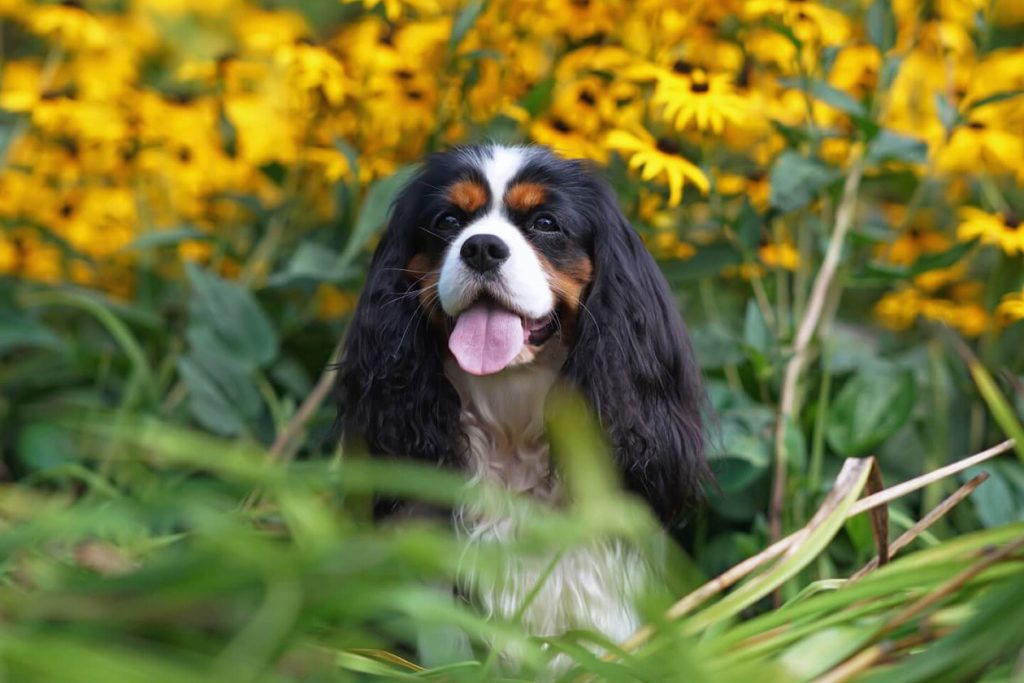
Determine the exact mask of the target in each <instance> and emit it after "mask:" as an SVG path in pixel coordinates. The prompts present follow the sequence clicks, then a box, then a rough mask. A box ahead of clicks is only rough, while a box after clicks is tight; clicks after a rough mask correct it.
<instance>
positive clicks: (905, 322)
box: [874, 288, 923, 332]
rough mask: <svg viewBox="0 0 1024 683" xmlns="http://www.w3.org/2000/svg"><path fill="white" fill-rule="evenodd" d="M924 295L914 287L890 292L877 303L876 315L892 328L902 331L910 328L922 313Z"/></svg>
mask: <svg viewBox="0 0 1024 683" xmlns="http://www.w3.org/2000/svg"><path fill="white" fill-rule="evenodd" d="M922 303H923V297H922V296H921V293H920V292H919V291H918V290H916V289H913V288H907V289H901V290H897V291H895V292H888V293H886V294H884V295H883V296H882V298H881V299H879V300H878V303H876V304H875V308H874V313H875V317H877V318H878V321H879V322H880V323H881V324H882V326H883V327H886V328H888V329H890V330H893V331H896V332H902V331H904V330H908V329H910V327H911V326H912V325H913V324H914V321H915V320H917V317H918V316H919V315H920V314H921V305H922Z"/></svg>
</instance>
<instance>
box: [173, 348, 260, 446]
mask: <svg viewBox="0 0 1024 683" xmlns="http://www.w3.org/2000/svg"><path fill="white" fill-rule="evenodd" d="M178 372H179V373H180V374H181V377H182V379H183V380H184V382H185V387H186V388H187V389H188V407H189V412H190V413H191V414H192V417H193V418H194V419H195V420H196V422H198V423H199V424H201V425H202V426H203V427H205V428H206V429H208V430H210V431H211V432H213V433H215V434H220V435H222V436H238V435H240V434H244V433H246V432H247V431H248V429H249V424H250V421H251V420H252V419H253V418H255V417H256V415H257V414H258V413H259V411H260V408H261V405H262V402H261V399H260V394H259V390H258V389H257V388H256V385H255V384H254V383H253V382H252V380H251V379H250V378H249V377H248V374H247V372H246V369H245V368H244V367H242V366H240V365H239V364H238V363H237V362H235V361H234V360H233V359H232V358H231V357H230V356H213V355H212V354H210V353H208V352H205V351H196V350H193V352H192V354H190V355H189V356H186V357H184V358H182V359H181V360H180V361H179V362H178Z"/></svg>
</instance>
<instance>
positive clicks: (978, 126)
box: [967, 121, 985, 130]
mask: <svg viewBox="0 0 1024 683" xmlns="http://www.w3.org/2000/svg"><path fill="white" fill-rule="evenodd" d="M967 127H968V128H970V129H971V130H985V124H984V123H982V122H981V121H971V122H970V123H968V124H967Z"/></svg>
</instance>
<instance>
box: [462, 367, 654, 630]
mask: <svg viewBox="0 0 1024 683" xmlns="http://www.w3.org/2000/svg"><path fill="white" fill-rule="evenodd" d="M558 365H560V363H558ZM446 372H447V374H448V377H449V379H450V380H451V381H452V384H453V385H454V386H455V388H456V390H457V391H458V393H459V396H460V398H461V400H462V415H461V427H462V431H463V434H464V436H465V439H466V451H467V452H466V453H465V462H466V466H467V468H468V470H469V472H470V474H471V476H472V477H473V479H474V480H477V481H487V482H489V483H492V484H496V485H498V486H501V487H503V488H505V489H507V490H509V491H510V492H513V493H517V494H526V495H530V496H533V497H535V498H537V499H539V500H542V501H545V502H549V503H557V502H558V500H559V498H560V496H561V490H560V487H559V484H558V480H557V476H556V475H555V473H554V471H553V469H552V464H551V460H550V456H549V449H548V442H547V438H546V436H545V430H544V415H543V413H544V400H545V398H546V396H547V394H548V391H549V390H550V389H551V387H552V385H553V384H554V382H555V380H556V378H557V370H554V369H552V368H551V367H547V366H545V365H542V364H539V363H535V364H530V365H527V366H523V367H519V368H513V369H510V370H506V371H504V372H502V373H500V374H498V375H490V376H486V377H476V376H472V375H468V374H466V373H464V372H462V371H461V370H460V369H459V368H458V366H456V365H455V364H454V363H452V364H450V365H449V366H448V367H447V368H446ZM456 519H457V521H458V528H459V531H460V533H462V534H464V536H465V537H466V539H467V541H468V542H469V544H470V547H471V548H472V547H473V546H475V545H477V544H484V543H490V544H501V543H502V542H507V541H511V540H513V539H515V538H516V534H517V522H516V519H515V518H514V517H513V516H511V515H494V514H493V513H492V514H489V515H488V514H485V513H484V512H483V511H481V510H477V509H472V508H464V509H462V510H459V511H458V513H457V515H456ZM560 551H561V553H562V554H561V557H560V558H559V559H558V560H557V564H555V566H554V568H553V569H551V570H550V573H548V571H549V566H550V565H551V564H552V562H554V561H555V553H554V552H552V553H549V554H547V555H546V556H541V555H536V556H532V557H531V556H526V557H524V556H522V555H521V554H512V553H509V555H508V557H507V561H506V562H504V564H503V568H502V571H500V572H499V573H498V575H497V576H495V577H493V578H489V579H486V580H485V579H484V578H483V577H482V576H479V575H477V574H476V573H474V572H473V571H472V569H471V567H467V574H469V576H468V577H467V579H468V581H467V583H469V584H470V586H471V591H472V593H473V595H474V597H475V598H476V599H477V600H478V601H479V603H480V605H481V607H482V608H483V609H484V611H485V612H486V613H487V614H488V616H498V617H501V618H505V619H511V618H513V617H514V616H515V615H517V614H520V613H521V615H522V620H523V622H524V625H525V626H526V628H527V629H528V630H529V632H530V633H532V634H533V635H538V636H552V635H559V634H561V633H563V632H565V631H567V630H570V629H577V628H587V629H593V630H596V631H599V632H601V633H603V634H604V635H605V636H607V637H608V638H610V639H612V640H616V641H620V640H623V639H625V638H626V637H627V636H629V635H630V634H631V633H633V632H634V631H635V630H636V629H637V628H638V626H639V620H638V618H637V615H636V612H635V610H634V607H633V601H634V598H635V597H636V595H637V594H638V592H639V591H640V589H641V588H642V584H643V582H644V580H645V577H646V575H647V571H646V569H645V563H644V561H643V559H642V558H641V556H640V555H639V553H637V552H635V551H634V550H632V549H630V548H629V547H628V546H626V545H625V544H623V543H620V542H617V541H611V540H610V541H606V542H602V543H598V544H590V545H587V546H581V547H575V548H564V549H560ZM545 574H547V578H546V579H544V578H543V577H544V575H545ZM542 580H543V584H542V585H541V588H540V589H539V590H537V589H536V586H537V584H538V583H539V582H541V581H542ZM534 593H535V594H534ZM531 594H533V598H532V600H530V602H529V605H528V606H527V607H526V608H525V609H523V605H524V603H525V602H526V601H527V599H528V598H529V596H530V595H531Z"/></svg>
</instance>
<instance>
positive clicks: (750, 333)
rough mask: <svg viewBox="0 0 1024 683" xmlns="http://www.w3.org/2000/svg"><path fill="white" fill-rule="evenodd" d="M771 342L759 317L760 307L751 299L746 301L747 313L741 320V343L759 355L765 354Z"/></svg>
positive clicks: (760, 316)
mask: <svg viewBox="0 0 1024 683" xmlns="http://www.w3.org/2000/svg"><path fill="white" fill-rule="evenodd" d="M771 341H772V334H771V332H770V331H769V330H768V324H767V323H766V322H765V320H764V316H763V315H761V307H760V306H758V305H757V302H756V301H754V300H753V299H748V300H747V313H746V315H745V316H744V318H743V343H744V344H746V345H747V346H749V347H750V348H752V349H756V350H757V351H760V352H761V353H766V352H767V351H768V347H769V345H770V344H771Z"/></svg>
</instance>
